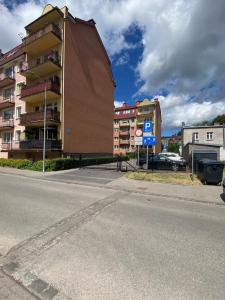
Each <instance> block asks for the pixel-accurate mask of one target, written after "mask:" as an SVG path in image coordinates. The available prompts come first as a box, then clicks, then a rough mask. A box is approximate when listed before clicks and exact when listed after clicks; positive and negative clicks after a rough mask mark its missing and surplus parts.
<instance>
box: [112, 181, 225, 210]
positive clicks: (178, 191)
mask: <svg viewBox="0 0 225 300" xmlns="http://www.w3.org/2000/svg"><path fill="white" fill-rule="evenodd" d="M107 186H108V187H109V186H110V187H112V188H118V189H122V190H129V191H133V192H137V193H138V192H140V193H144V194H149V196H151V195H156V196H162V197H166V198H170V199H171V198H180V199H181V200H182V199H183V200H189V201H197V202H205V203H213V204H218V205H225V202H224V201H225V198H223V199H224V200H223V199H222V198H221V194H222V186H212V185H201V186H186V185H185V186H184V185H175V184H168V183H156V182H149V181H144V180H133V179H127V178H126V177H125V176H123V177H120V178H118V179H116V180H114V181H113V182H110V183H109V184H107Z"/></svg>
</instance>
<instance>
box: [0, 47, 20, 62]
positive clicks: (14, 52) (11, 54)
mask: <svg viewBox="0 0 225 300" xmlns="http://www.w3.org/2000/svg"><path fill="white" fill-rule="evenodd" d="M22 46H23V44H20V45H18V46H16V47H15V48H13V49H11V50H10V51H8V52H6V53H5V54H3V55H2V56H1V57H0V66H2V65H4V64H5V63H7V62H9V61H11V60H13V59H15V58H17V57H18V56H20V55H22V54H23V53H24V51H23V48H22Z"/></svg>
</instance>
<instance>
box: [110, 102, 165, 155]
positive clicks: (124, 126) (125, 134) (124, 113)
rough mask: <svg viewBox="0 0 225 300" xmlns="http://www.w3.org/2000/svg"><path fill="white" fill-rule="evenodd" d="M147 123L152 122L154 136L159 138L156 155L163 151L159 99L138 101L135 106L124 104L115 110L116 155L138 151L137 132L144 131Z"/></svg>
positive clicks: (154, 148) (155, 147) (114, 141)
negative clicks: (137, 130)
mask: <svg viewBox="0 0 225 300" xmlns="http://www.w3.org/2000/svg"><path fill="white" fill-rule="evenodd" d="M145 121H152V124H153V132H152V134H153V135H155V136H156V137H157V144H156V146H154V147H153V152H154V153H159V152H160V151H161V110H160V104H159V101H158V100H157V99H154V100H148V99H145V100H143V101H137V102H136V104H135V105H126V103H124V104H123V106H121V107H117V108H115V109H114V137H113V138H114V140H113V143H114V154H118V155H120V154H126V153H132V152H135V151H136V146H135V132H136V129H138V128H140V129H143V125H144V122H145Z"/></svg>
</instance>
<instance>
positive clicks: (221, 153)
mask: <svg viewBox="0 0 225 300" xmlns="http://www.w3.org/2000/svg"><path fill="white" fill-rule="evenodd" d="M182 138H183V150H182V154H183V156H184V157H185V159H187V160H188V158H189V156H190V154H191V152H192V150H193V147H194V149H195V150H199V151H204V150H205V151H208V152H209V151H214V152H216V153H217V158H218V159H219V160H225V127H224V125H219V124H215V125H212V126H208V125H205V126H184V127H183V128H182ZM193 145H194V146H193Z"/></svg>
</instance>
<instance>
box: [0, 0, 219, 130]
mask: <svg viewBox="0 0 225 300" xmlns="http://www.w3.org/2000/svg"><path fill="white" fill-rule="evenodd" d="M46 3H48V1H45V0H39V1H35V0H30V1H23V0H16V1H7V0H6V1H3V0H0V13H1V18H0V28H1V35H0V45H1V48H2V49H3V51H7V50H9V49H10V48H11V47H13V46H15V45H17V44H18V43H19V42H20V40H19V36H18V33H20V32H24V26H25V25H26V24H28V23H29V22H31V21H32V20H33V19H35V18H36V17H38V16H39V15H40V14H41V12H42V8H43V6H44V5H45V4H46ZM51 3H52V4H53V5H57V6H59V7H62V6H64V4H65V1H63V0H54V1H51ZM66 3H67V6H68V7H69V10H70V12H71V13H72V14H73V15H74V16H76V17H80V18H83V19H85V20H87V19H90V18H94V20H95V21H96V26H97V29H98V31H99V33H100V35H101V37H102V39H103V42H104V45H105V47H106V49H107V52H108V53H109V56H110V59H111V61H112V68H113V74H114V78H115V81H116V84H117V87H116V90H115V104H116V105H121V104H122V102H124V101H126V102H127V103H128V104H132V103H134V102H135V101H136V100H139V99H140V100H141V99H144V98H150V99H152V98H154V97H157V98H159V100H160V104H161V110H162V120H163V134H164V135H168V134H171V133H173V132H177V131H178V130H179V129H180V126H181V123H182V122H185V123H186V124H193V123H198V122H201V121H203V120H211V119H212V118H214V117H215V116H217V115H219V114H222V113H225V96H224V95H225V59H224V53H225V42H224V41H225V40H224V36H225V1H224V0H217V1H216V5H215V3H214V2H213V1H211V0H189V1H186V0H173V1H168V0H145V1H143V0H116V1H115V0H107V1H105V0H91V1H90V0H82V1H72V0H67V1H66ZM9 24H10V26H9Z"/></svg>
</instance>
